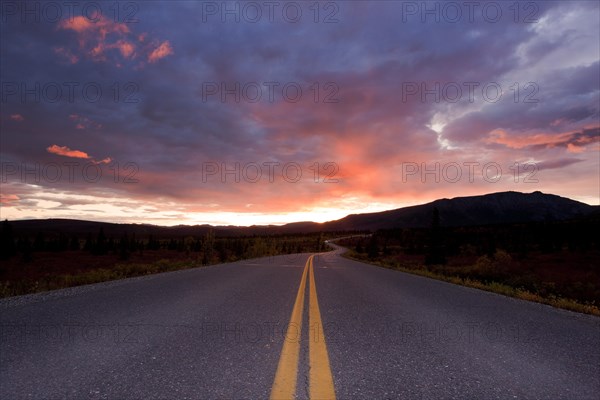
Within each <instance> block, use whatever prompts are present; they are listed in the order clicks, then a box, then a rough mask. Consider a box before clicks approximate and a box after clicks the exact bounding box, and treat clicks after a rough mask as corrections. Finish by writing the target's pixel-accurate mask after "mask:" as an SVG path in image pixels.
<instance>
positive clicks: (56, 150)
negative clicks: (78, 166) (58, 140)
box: [46, 144, 91, 159]
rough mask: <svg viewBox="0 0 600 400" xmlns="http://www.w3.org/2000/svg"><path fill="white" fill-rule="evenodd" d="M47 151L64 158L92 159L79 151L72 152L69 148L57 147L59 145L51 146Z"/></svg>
mask: <svg viewBox="0 0 600 400" xmlns="http://www.w3.org/2000/svg"><path fill="white" fill-rule="evenodd" d="M46 150H47V151H48V153H52V154H57V155H59V156H63V157H71V158H84V159H90V158H91V157H90V156H89V155H88V154H87V153H86V152H83V151H79V150H71V149H70V148H68V147H67V146H57V145H55V144H53V145H52V146H49V147H48V148H46Z"/></svg>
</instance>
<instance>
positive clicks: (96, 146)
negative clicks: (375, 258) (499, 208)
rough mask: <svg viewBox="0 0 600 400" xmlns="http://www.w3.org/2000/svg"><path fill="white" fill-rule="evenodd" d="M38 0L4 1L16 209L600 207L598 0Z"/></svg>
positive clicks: (17, 213)
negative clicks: (495, 196)
mask: <svg viewBox="0 0 600 400" xmlns="http://www.w3.org/2000/svg"><path fill="white" fill-rule="evenodd" d="M467 3H468V2H467ZM36 4H37V6H33V5H32V10H33V11H31V10H30V11H29V12H28V13H27V12H24V11H23V10H22V9H21V6H22V3H20V2H6V3H2V9H1V10H0V12H1V15H0V18H1V31H0V33H1V35H0V36H1V37H0V41H1V43H0V44H1V46H0V47H1V54H0V58H1V61H0V64H1V76H0V78H1V87H0V90H1V93H0V96H1V99H0V101H1V103H0V104H1V106H2V107H1V109H0V133H1V135H0V161H1V162H2V171H1V173H2V186H1V194H0V204H1V208H0V210H1V218H2V219H9V220H14V219H31V218H72V219H84V220H94V221H106V222H119V223H124V222H131V223H151V224H157V225H178V224H211V225H240V226H248V225H268V224H272V225H281V224H285V223H290V222H299V221H314V222H325V221H330V220H335V219H339V218H342V217H344V216H346V215H348V214H356V213H365V212H375V211H383V210H389V209H395V208H400V207H405V206H411V205H417V204H422V203H427V202H430V201H433V200H436V199H439V198H454V197H462V196H474V195H481V194H487V193H494V192H502V191H518V192H526V193H530V192H534V191H541V192H544V193H552V194H556V195H560V196H564V197H569V198H572V199H574V200H578V201H582V202H585V203H588V204H592V205H599V204H600V35H599V33H600V32H599V25H598V21H599V20H600V4H599V3H598V2H588V1H581V2H566V1H556V2H554V1H542V2H528V3H518V2H514V3H513V2H510V3H508V2H492V1H490V2H487V1H483V2H481V7H480V8H475V9H474V10H471V11H472V15H471V14H470V13H469V12H468V11H469V10H468V9H467V8H465V7H466V5H465V4H464V3H461V2H453V4H454V5H455V8H452V9H450V8H448V7H447V6H444V2H428V3H426V6H423V4H425V3H423V2H367V1H356V2H354V1H353V2H282V3H281V5H280V7H275V8H273V9H272V8H270V7H267V6H266V5H264V4H263V3H262V2H252V3H244V2H187V1H185V2H184V1H175V2H161V1H157V2H149V3H146V2H125V3H114V4H119V6H118V7H117V9H115V8H114V6H112V8H109V5H108V3H93V4H96V5H98V6H97V7H96V6H94V7H95V8H93V9H92V8H90V7H88V8H89V9H92V11H93V12H92V11H90V12H91V14H90V12H88V13H86V12H84V9H85V7H83V6H80V7H79V8H77V7H75V9H74V10H71V11H72V14H73V15H69V14H68V13H67V12H66V9H65V10H62V9H60V7H61V6H60V4H62V3H55V4H57V7H59V9H58V11H60V12H61V14H60V17H58V16H57V14H56V12H55V11H56V10H54V9H50V8H49V7H45V6H44V4H45V3H44V2H36ZM85 4H88V3H85V2H82V3H81V5H85ZM90 4H91V3H90ZM111 4H113V3H111ZM248 4H255V6H248ZM490 4H491V5H492V6H489V7H488V6H487V5H490ZM515 4H516V5H517V6H516V9H515ZM527 4H534V5H535V7H533V6H527ZM511 5H512V7H513V8H510V7H511ZM36 7H37V8H36ZM423 7H424V8H423ZM427 7H429V8H427ZM494 7H495V8H498V9H499V10H501V14H498V15H496V16H494V13H492V11H490V10H491V9H492V8H494ZM427 10H430V11H429V13H428V11H427ZM431 10H433V11H431ZM436 10H437V11H436ZM456 10H460V12H461V13H460V16H459V14H455V11H456ZM483 10H486V11H485V12H484V11H483ZM87 11H89V10H87ZM517 11H518V12H517ZM36 13H37V14H36ZM436 13H437V14H436ZM36 18H37V19H36Z"/></svg>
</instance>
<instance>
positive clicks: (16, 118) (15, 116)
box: [10, 114, 25, 122]
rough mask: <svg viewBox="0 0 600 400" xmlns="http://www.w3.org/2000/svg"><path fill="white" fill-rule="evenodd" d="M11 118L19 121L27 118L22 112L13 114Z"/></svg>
mask: <svg viewBox="0 0 600 400" xmlns="http://www.w3.org/2000/svg"><path fill="white" fill-rule="evenodd" d="M10 119H11V120H13V121H17V122H23V121H25V118H24V117H23V116H22V115H21V114H12V115H11V116H10Z"/></svg>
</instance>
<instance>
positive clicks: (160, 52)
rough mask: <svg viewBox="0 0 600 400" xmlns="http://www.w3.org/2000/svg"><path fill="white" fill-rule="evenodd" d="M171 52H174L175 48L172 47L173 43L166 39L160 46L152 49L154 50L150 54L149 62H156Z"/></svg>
mask: <svg viewBox="0 0 600 400" xmlns="http://www.w3.org/2000/svg"><path fill="white" fill-rule="evenodd" d="M171 54H173V48H172V47H171V43H169V41H168V40H165V41H164V42H162V43H161V44H160V46H158V47H157V48H156V49H154V50H152V52H151V53H150V54H149V55H148V62H150V63H155V62H157V61H158V60H160V59H162V58H165V57H167V56H169V55H171Z"/></svg>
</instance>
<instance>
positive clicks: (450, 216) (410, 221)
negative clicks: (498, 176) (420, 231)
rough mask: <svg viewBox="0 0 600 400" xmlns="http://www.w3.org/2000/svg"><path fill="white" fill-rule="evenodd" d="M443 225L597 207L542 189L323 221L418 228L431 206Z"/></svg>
mask: <svg viewBox="0 0 600 400" xmlns="http://www.w3.org/2000/svg"><path fill="white" fill-rule="evenodd" d="M434 208H437V209H438V211H439V214H440V223H441V224H442V225H444V226H469V225H489V224H501V223H519V222H537V221H546V220H566V219H572V218H577V217H584V216H586V215H589V214H591V213H593V212H594V211H597V210H598V207H594V206H590V205H588V204H585V203H581V202H578V201H575V200H571V199H568V198H565V197H560V196H556V195H553V194H544V193H542V192H533V193H520V192H500V193H492V194H486V195H482V196H470V197H456V198H453V199H440V200H435V201H433V202H431V203H427V204H422V205H418V206H412V207H404V208H399V209H396V210H390V211H383V212H377V213H369V214H352V215H348V216H347V217H344V218H342V219H340V220H337V221H331V222H327V223H325V224H324V225H326V227H327V230H349V229H356V230H377V229H389V228H419V227H427V226H429V224H430V223H431V216H432V213H433V209H434Z"/></svg>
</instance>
